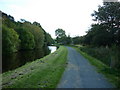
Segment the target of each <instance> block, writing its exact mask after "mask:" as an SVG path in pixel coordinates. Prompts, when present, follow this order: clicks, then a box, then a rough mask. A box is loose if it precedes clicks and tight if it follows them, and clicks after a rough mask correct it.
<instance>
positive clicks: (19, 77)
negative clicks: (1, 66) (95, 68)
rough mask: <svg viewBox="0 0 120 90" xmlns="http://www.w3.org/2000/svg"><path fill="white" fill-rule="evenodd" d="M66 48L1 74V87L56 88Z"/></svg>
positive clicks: (65, 60) (61, 71)
mask: <svg viewBox="0 0 120 90" xmlns="http://www.w3.org/2000/svg"><path fill="white" fill-rule="evenodd" d="M67 53H68V51H67V48H65V47H63V46H60V48H59V49H58V50H57V51H55V52H54V53H51V54H50V55H48V56H46V57H44V58H42V59H38V60H36V61H33V62H30V63H27V64H26V65H24V66H22V67H19V68H17V69H15V70H13V71H9V72H6V73H3V74H2V76H3V77H2V79H3V83H2V86H3V88H56V86H57V84H58V83H59V80H60V78H61V76H62V73H63V72H64V70H65V67H66V62H67Z"/></svg>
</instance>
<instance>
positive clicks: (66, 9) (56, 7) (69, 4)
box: [0, 0, 102, 38]
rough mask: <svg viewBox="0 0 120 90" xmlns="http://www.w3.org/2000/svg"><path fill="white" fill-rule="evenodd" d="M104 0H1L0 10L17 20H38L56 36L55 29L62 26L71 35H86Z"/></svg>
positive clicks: (46, 29)
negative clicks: (93, 16) (93, 14)
mask: <svg viewBox="0 0 120 90" xmlns="http://www.w3.org/2000/svg"><path fill="white" fill-rule="evenodd" d="M98 5H102V0H0V10H1V11H3V12H5V13H7V14H10V15H11V16H13V17H14V18H15V20H16V21H18V20H20V19H25V20H27V21H30V22H33V21H37V22H39V23H40V24H41V26H42V27H43V28H44V29H45V31H46V32H48V33H50V34H51V35H52V37H53V38H55V30H56V29H58V28H62V29H64V30H65V31H66V34H67V35H68V34H70V36H72V37H73V36H77V35H79V36H82V35H85V31H87V30H88V29H89V28H90V25H91V24H92V23H93V21H92V17H91V13H93V11H94V10H97V9H98Z"/></svg>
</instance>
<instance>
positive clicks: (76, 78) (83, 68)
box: [58, 47, 113, 88]
mask: <svg viewBox="0 0 120 90" xmlns="http://www.w3.org/2000/svg"><path fill="white" fill-rule="evenodd" d="M67 49H68V66H67V68H66V70H65V72H64V74H63V76H62V79H61V81H60V83H59V84H58V88H112V87H113V86H112V84H111V83H109V82H108V81H107V79H106V78H105V77H104V76H103V75H102V74H100V73H97V72H96V70H95V67H94V66H92V65H90V63H89V62H88V61H87V60H86V59H85V58H84V57H83V56H82V55H80V54H79V53H78V52H77V51H76V50H75V49H73V48H71V47H67Z"/></svg>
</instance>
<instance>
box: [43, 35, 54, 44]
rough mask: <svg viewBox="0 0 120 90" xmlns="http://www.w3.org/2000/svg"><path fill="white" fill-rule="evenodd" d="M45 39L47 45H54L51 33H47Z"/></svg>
mask: <svg viewBox="0 0 120 90" xmlns="http://www.w3.org/2000/svg"><path fill="white" fill-rule="evenodd" d="M45 37H46V42H47V45H51V44H53V43H54V40H53V39H52V37H51V35H50V34H49V33H46V34H45Z"/></svg>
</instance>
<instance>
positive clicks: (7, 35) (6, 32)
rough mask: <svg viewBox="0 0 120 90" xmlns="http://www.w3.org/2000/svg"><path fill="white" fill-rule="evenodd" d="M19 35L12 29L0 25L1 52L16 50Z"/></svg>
mask: <svg viewBox="0 0 120 90" xmlns="http://www.w3.org/2000/svg"><path fill="white" fill-rule="evenodd" d="M19 43H20V40H19V35H18V34H17V32H16V31H14V30H13V29H10V28H8V27H6V26H5V25H2V44H3V45H2V50H3V53H11V52H16V51H17V50H18V47H19Z"/></svg>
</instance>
